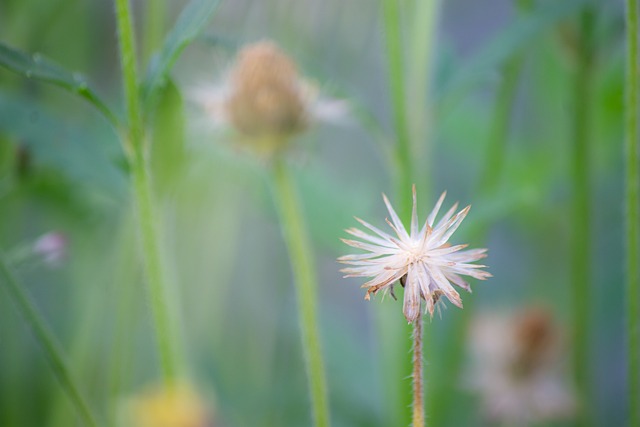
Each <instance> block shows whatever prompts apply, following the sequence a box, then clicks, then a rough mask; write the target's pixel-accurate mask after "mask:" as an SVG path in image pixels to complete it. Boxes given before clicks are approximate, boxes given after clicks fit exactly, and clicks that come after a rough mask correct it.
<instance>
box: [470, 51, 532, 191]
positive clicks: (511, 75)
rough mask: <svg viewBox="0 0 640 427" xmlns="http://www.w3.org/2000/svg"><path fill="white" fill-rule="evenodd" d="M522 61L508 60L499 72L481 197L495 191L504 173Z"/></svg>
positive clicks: (516, 59)
mask: <svg viewBox="0 0 640 427" xmlns="http://www.w3.org/2000/svg"><path fill="white" fill-rule="evenodd" d="M522 62H523V57H522V55H517V56H515V57H513V58H511V59H510V60H509V61H508V62H507V63H506V64H505V65H504V67H503V69H502V81H501V82H500V86H499V87H498V93H497V94H496V103H495V109H494V112H493V121H492V122H491V128H490V130H489V141H488V144H487V154H486V158H485V168H484V171H483V174H482V177H481V179H480V186H479V189H478V191H479V193H480V194H481V195H482V196H487V195H490V194H493V193H494V192H495V191H496V187H497V186H498V184H499V182H500V178H501V174H502V172H503V171H504V158H505V152H506V151H507V150H506V146H507V141H508V140H509V124H510V123H511V115H512V112H513V107H514V103H515V95H516V87H517V84H518V79H519V77H520V70H521V68H522Z"/></svg>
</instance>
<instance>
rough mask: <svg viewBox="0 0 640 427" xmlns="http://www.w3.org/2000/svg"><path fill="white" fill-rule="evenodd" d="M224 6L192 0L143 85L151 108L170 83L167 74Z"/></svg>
mask: <svg viewBox="0 0 640 427" xmlns="http://www.w3.org/2000/svg"><path fill="white" fill-rule="evenodd" d="M219 3H220V1H219V0H192V1H191V2H190V3H189V4H188V5H187V7H185V8H184V10H183V11H182V13H181V14H180V16H179V17H178V21H177V22H176V25H175V26H174V27H173V29H172V30H171V32H170V33H169V34H168V35H167V38H166V39H165V42H164V46H163V47H162V49H161V50H160V52H159V53H158V55H157V56H156V57H155V58H154V59H153V61H152V62H151V64H150V66H149V70H148V72H147V77H146V79H145V82H144V84H143V86H142V96H143V101H144V103H145V105H147V107H149V106H150V105H152V104H153V102H155V98H156V95H157V92H158V90H159V89H160V88H162V87H163V86H164V85H165V84H166V83H167V74H169V71H170V70H171V67H173V64H174V63H175V62H176V60H177V59H178V57H179V56H180V54H181V53H182V50H183V49H184V48H185V47H187V46H188V45H189V44H190V43H191V42H192V41H193V40H195V39H196V37H198V35H199V34H200V32H201V31H202V30H203V29H204V27H205V26H206V25H207V22H209V19H210V18H211V15H213V12H214V11H215V10H216V7H217V6H218V4H219Z"/></svg>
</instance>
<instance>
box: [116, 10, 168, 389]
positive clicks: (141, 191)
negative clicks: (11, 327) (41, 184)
mask: <svg viewBox="0 0 640 427" xmlns="http://www.w3.org/2000/svg"><path fill="white" fill-rule="evenodd" d="M116 18H117V25H118V34H119V40H120V62H121V67H122V74H123V77H124V89H125V98H126V105H127V118H128V128H127V129H126V130H125V132H124V133H125V135H124V137H123V142H124V148H125V150H126V151H127V154H128V155H129V161H130V165H131V169H132V171H131V172H132V175H133V196H134V199H135V204H136V207H137V214H138V215H137V220H138V232H139V235H140V240H141V246H142V257H143V261H144V270H145V274H146V279H147V282H148V287H149V300H150V301H149V302H150V305H151V310H152V312H153V319H154V324H155V331H156V341H157V346H158V352H159V355H160V363H161V367H162V374H163V378H164V382H165V384H166V385H171V384H172V383H173V382H174V381H175V378H176V376H177V371H178V361H177V360H178V358H177V355H178V352H177V351H176V345H177V341H176V340H175V339H174V337H173V333H172V330H171V327H172V325H173V323H172V321H171V320H172V319H171V311H170V309H169V307H170V306H169V304H168V300H167V295H166V294H167V282H166V276H165V271H164V268H163V264H162V261H161V255H160V247H159V239H158V223H157V217H156V212H155V204H154V200H153V191H152V186H151V177H150V171H149V164H148V158H147V156H146V147H145V139H144V124H143V119H142V115H141V110H140V99H139V93H140V91H139V86H138V77H137V70H136V55H135V45H134V35H133V25H132V20H131V12H130V8H129V0H116Z"/></svg>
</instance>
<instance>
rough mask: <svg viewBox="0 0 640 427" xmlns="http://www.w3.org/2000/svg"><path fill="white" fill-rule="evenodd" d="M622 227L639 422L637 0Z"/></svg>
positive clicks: (630, 8)
mask: <svg viewBox="0 0 640 427" xmlns="http://www.w3.org/2000/svg"><path fill="white" fill-rule="evenodd" d="M626 8H627V11H626V12H627V14H626V21H627V71H626V73H627V75H626V92H625V93H626V120H625V128H626V129H625V133H626V135H625V136H626V138H625V139H626V140H625V145H626V147H625V148H626V187H627V188H626V202H627V203H626V214H627V215H626V216H627V218H626V221H627V224H626V228H627V233H626V235H627V242H626V243H627V332H628V334H629V338H628V339H629V341H628V344H627V345H628V349H627V351H628V355H627V357H628V359H629V360H628V363H629V366H628V369H629V371H628V381H629V425H630V426H637V425H640V266H639V261H640V253H639V251H640V248H639V246H640V209H639V207H638V203H640V170H639V168H638V156H639V152H640V148H639V147H638V136H639V135H638V134H639V131H638V128H639V126H640V125H639V123H638V90H640V85H639V82H638V78H639V74H638V73H640V69H639V67H638V31H639V28H638V0H626Z"/></svg>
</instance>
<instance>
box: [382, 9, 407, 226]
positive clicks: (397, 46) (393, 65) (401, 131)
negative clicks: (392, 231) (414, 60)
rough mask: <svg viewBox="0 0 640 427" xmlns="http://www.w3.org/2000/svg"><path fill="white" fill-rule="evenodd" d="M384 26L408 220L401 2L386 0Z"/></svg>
mask: <svg viewBox="0 0 640 427" xmlns="http://www.w3.org/2000/svg"><path fill="white" fill-rule="evenodd" d="M382 5H383V9H384V10H383V12H384V28H385V35H386V48H387V61H388V64H387V65H388V69H389V71H388V73H389V76H388V77H389V78H388V79H389V90H390V93H391V105H392V109H393V125H394V129H395V134H396V162H397V165H398V169H397V171H398V174H397V181H398V182H397V185H398V190H397V194H398V199H399V200H400V213H399V214H400V217H401V218H403V219H407V218H408V217H409V215H410V212H411V200H412V198H411V185H412V182H411V180H412V177H413V169H412V164H411V163H412V162H411V156H412V152H411V151H412V150H411V143H410V139H409V127H408V122H407V112H406V102H405V95H406V94H405V85H404V77H405V76H404V67H403V54H402V40H401V28H400V2H399V1H398V0H383V2H382Z"/></svg>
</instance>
